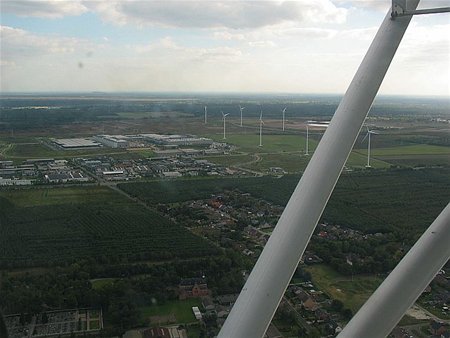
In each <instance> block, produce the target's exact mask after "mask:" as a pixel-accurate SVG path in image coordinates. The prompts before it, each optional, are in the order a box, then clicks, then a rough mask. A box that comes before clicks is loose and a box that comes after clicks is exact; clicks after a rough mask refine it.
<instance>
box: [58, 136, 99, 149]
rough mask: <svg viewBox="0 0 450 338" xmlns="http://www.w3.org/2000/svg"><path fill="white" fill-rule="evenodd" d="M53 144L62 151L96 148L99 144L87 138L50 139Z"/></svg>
mask: <svg viewBox="0 0 450 338" xmlns="http://www.w3.org/2000/svg"><path fill="white" fill-rule="evenodd" d="M52 141H53V143H55V144H57V145H58V146H60V147H61V148H63V149H80V148H98V147H101V144H100V143H98V142H95V141H93V140H90V139H87V138H59V139H52Z"/></svg>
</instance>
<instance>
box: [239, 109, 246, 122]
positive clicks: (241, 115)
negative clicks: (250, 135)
mask: <svg viewBox="0 0 450 338" xmlns="http://www.w3.org/2000/svg"><path fill="white" fill-rule="evenodd" d="M244 109H245V107H241V105H239V110H240V111H241V127H242V111H243V110H244Z"/></svg>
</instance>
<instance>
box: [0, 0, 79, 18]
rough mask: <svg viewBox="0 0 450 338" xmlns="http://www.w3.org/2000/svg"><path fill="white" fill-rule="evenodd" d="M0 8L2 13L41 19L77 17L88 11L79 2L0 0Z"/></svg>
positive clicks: (61, 0) (71, 0) (77, 0)
mask: <svg viewBox="0 0 450 338" xmlns="http://www.w3.org/2000/svg"><path fill="white" fill-rule="evenodd" d="M0 6H1V10H2V12H4V13H12V14H16V15H19V16H24V17H42V18H61V17H64V16H77V15H80V14H83V13H85V12H86V11H87V10H88V9H87V8H86V6H84V5H83V4H82V2H81V0H70V1H67V0H0Z"/></svg>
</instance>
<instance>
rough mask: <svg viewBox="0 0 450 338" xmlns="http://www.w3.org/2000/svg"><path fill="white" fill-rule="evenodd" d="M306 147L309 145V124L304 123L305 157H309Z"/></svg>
mask: <svg viewBox="0 0 450 338" xmlns="http://www.w3.org/2000/svg"><path fill="white" fill-rule="evenodd" d="M308 145H309V123H308V122H307V123H306V149H305V155H309V153H308Z"/></svg>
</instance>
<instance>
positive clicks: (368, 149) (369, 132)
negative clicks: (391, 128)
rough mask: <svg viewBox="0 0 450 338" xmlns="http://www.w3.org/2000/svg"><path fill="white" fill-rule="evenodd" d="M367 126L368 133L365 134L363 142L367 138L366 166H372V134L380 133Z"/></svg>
mask: <svg viewBox="0 0 450 338" xmlns="http://www.w3.org/2000/svg"><path fill="white" fill-rule="evenodd" d="M366 128H367V134H366V136H364V138H363V139H362V141H361V142H364V140H365V139H366V138H367V165H366V168H370V134H374V135H378V133H376V132H374V131H373V130H370V129H369V127H366Z"/></svg>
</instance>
